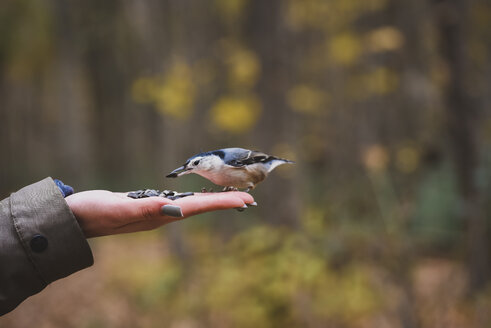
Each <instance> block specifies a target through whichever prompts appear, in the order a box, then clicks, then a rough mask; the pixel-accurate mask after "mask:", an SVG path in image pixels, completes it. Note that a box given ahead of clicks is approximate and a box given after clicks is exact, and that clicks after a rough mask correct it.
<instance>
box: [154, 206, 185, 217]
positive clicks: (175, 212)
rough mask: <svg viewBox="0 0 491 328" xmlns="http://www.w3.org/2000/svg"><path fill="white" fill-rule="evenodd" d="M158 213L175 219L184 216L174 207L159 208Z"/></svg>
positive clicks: (177, 207) (178, 208) (179, 209)
mask: <svg viewBox="0 0 491 328" xmlns="http://www.w3.org/2000/svg"><path fill="white" fill-rule="evenodd" d="M160 211H161V212H162V214H165V215H168V216H173V217H175V218H182V217H183V216H184V215H183V214H182V210H181V208H180V207H179V206H175V205H164V206H162V207H161V208H160Z"/></svg>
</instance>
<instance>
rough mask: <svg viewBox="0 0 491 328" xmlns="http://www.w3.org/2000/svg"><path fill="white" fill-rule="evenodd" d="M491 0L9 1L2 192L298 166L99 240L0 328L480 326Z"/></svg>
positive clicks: (0, 129)
mask: <svg viewBox="0 0 491 328" xmlns="http://www.w3.org/2000/svg"><path fill="white" fill-rule="evenodd" d="M490 60H491V4H490V3H489V1H486V0H469V1H466V0H407V1H401V0H399V1H398V0H283V1H280V0H267V1H266V0H264V1H260V0H207V1H195V0H160V1H158V0H145V1H140V0H139V1H129V0H126V1H117V0H104V1H98V0H86V1H77V2H70V1H62V0H46V1H36V0H3V1H1V3H0V149H2V155H1V157H2V158H1V161H0V195H1V196H2V198H3V197H7V196H8V194H9V193H10V192H12V191H15V190H17V189H19V188H21V187H22V186H24V185H26V184H30V183H32V182H35V181H38V180H40V179H42V178H44V177H45V176H53V177H56V178H60V179H62V180H63V181H64V182H65V183H67V184H70V185H72V186H74V187H75V188H76V190H78V191H81V190H86V189H109V190H115V191H129V190H136V189H142V188H155V189H176V190H180V191H189V190H194V191H199V190H200V189H201V187H203V186H206V187H211V186H212V185H211V184H210V183H209V182H208V181H206V180H204V179H202V178H201V177H198V176H185V177H183V178H180V179H177V180H169V179H165V178H164V175H165V174H166V173H168V172H170V170H172V169H174V168H176V167H177V165H179V164H182V162H183V161H184V160H185V159H186V158H187V157H189V156H191V155H193V154H195V153H197V152H199V151H205V150H212V149H217V148H223V147H227V146H240V147H245V148H252V149H258V150H262V151H265V152H269V153H272V154H275V155H278V156H283V157H286V158H289V159H292V160H295V161H296V162H297V164H296V165H292V166H288V167H281V168H279V169H277V170H276V171H275V172H274V173H273V174H272V175H271V177H270V178H269V179H268V180H267V181H265V182H263V183H262V184H261V185H259V187H258V188H257V190H254V191H253V192H252V194H253V195H254V197H255V199H256V201H257V202H258V203H259V207H258V208H254V209H249V210H247V211H246V212H244V213H238V212H235V211H226V212H219V213H214V214H208V215H202V216H200V217H196V218H192V219H189V220H186V221H183V222H178V223H174V224H171V225H168V226H165V227H163V228H161V229H159V230H157V231H153V232H145V233H138V234H134V235H122V236H113V237H105V238H98V239H93V240H91V244H92V248H93V251H94V256H95V261H96V262H95V265H94V266H93V267H92V268H90V269H87V270H84V271H82V272H79V273H77V274H75V275H73V276H71V277H69V278H67V279H64V280H62V281H59V282H56V283H54V284H53V285H52V286H50V287H48V288H47V290H45V291H43V292H42V293H41V294H39V295H36V296H34V297H32V298H31V299H29V300H27V301H26V302H24V303H23V304H22V305H21V306H20V307H19V308H18V309H16V310H15V311H14V312H12V313H11V314H9V315H6V316H4V317H3V318H2V319H0V326H1V327H28V326H30V325H36V327H40V328H41V327H94V328H95V327H172V328H195V327H218V328H220V327H346V328H349V327H378V328H384V327H401V328H412V327H446V328H448V327H489V323H490V322H491V313H490V312H489V309H490V308H491V284H490V278H491V271H490V266H489V259H490V242H491V241H490V238H489V237H490V227H489V219H490V218H489V212H490V209H491V199H490V196H489V195H490V192H491V112H490V110H489V109H490V106H491V90H490V85H491V64H490Z"/></svg>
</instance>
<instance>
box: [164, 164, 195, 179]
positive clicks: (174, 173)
mask: <svg viewBox="0 0 491 328" xmlns="http://www.w3.org/2000/svg"><path fill="white" fill-rule="evenodd" d="M190 171H191V169H190V168H187V167H186V165H183V166H181V167H178V168H177V169H175V170H174V171H172V172H171V173H169V174H167V175H166V176H165V177H166V178H177V177H179V176H181V175H183V174H188V173H191V172H190Z"/></svg>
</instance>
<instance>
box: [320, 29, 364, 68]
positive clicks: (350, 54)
mask: <svg viewBox="0 0 491 328" xmlns="http://www.w3.org/2000/svg"><path fill="white" fill-rule="evenodd" d="M328 51H329V57H330V58H331V59H332V61H334V63H336V64H341V65H345V66H349V65H352V64H354V63H355V62H356V61H357V60H358V58H359V57H360V55H361V51H362V47H361V43H360V40H359V39H358V38H357V37H356V36H355V35H353V34H352V33H349V32H346V33H343V34H340V35H336V36H334V37H333V38H331V39H330V40H329V41H328Z"/></svg>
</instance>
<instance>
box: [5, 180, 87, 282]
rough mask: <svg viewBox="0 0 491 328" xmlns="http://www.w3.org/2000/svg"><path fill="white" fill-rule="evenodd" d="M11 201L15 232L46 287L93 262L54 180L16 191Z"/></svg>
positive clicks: (85, 241) (75, 221) (83, 238)
mask: <svg viewBox="0 0 491 328" xmlns="http://www.w3.org/2000/svg"><path fill="white" fill-rule="evenodd" d="M10 202H11V203H10V208H11V215H12V219H13V222H14V227H15V230H16V232H17V234H18V236H19V239H20V241H21V243H22V246H23V247H24V250H25V252H26V254H27V257H28V258H29V260H30V261H31V262H32V264H33V267H34V270H35V271H36V272H37V274H38V276H39V277H40V278H41V279H42V280H43V281H44V283H45V284H49V283H51V282H53V281H55V280H58V279H60V278H63V277H66V276H68V275H70V274H72V273H74V272H76V271H79V270H82V269H84V268H86V267H89V266H91V265H92V264H93V263H94V260H93V257H92V252H91V250H90V247H89V244H88V242H87V240H86V239H85V236H84V235H83V233H82V230H81V229H80V227H79V225H78V223H77V220H76V219H75V216H74V215H73V213H72V211H71V210H70V208H69V207H68V205H67V203H66V201H65V199H64V198H63V195H62V194H61V192H60V190H59V188H58V187H57V185H56V184H55V182H54V181H53V179H51V178H46V179H44V180H42V181H39V182H37V183H34V184H32V185H29V186H27V187H25V188H23V189H21V190H19V191H18V192H16V193H14V194H12V195H11V197H10Z"/></svg>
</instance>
